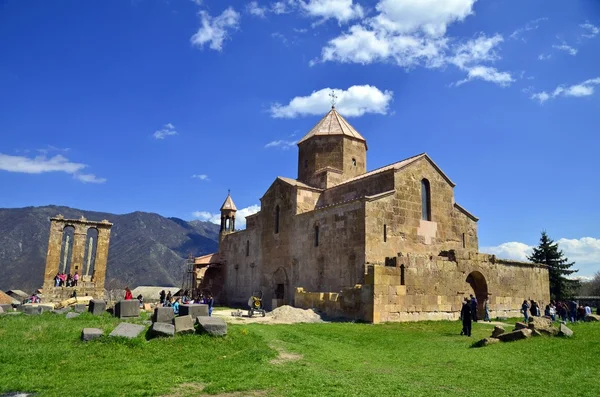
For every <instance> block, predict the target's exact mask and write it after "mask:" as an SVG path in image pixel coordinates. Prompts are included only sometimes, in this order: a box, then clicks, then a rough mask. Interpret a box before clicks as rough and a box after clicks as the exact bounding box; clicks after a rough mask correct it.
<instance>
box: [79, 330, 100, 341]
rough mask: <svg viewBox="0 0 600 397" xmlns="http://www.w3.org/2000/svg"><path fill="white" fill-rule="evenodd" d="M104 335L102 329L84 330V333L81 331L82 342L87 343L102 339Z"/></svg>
mask: <svg viewBox="0 0 600 397" xmlns="http://www.w3.org/2000/svg"><path fill="white" fill-rule="evenodd" d="M103 335H104V331H102V330H101V329H100V328H84V329H83V331H81V340H82V341H84V342H87V341H90V340H92V339H96V338H100V337H101V336H103Z"/></svg>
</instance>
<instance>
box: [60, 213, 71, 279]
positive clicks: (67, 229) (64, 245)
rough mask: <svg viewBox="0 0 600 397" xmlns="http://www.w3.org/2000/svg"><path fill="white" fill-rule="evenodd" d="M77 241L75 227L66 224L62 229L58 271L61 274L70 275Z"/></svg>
mask: <svg viewBox="0 0 600 397" xmlns="http://www.w3.org/2000/svg"><path fill="white" fill-rule="evenodd" d="M74 239H75V225H72V224H70V223H68V224H65V225H64V227H63V228H62V237H61V245H60V257H59V262H58V269H59V271H60V272H61V273H69V271H70V270H71V265H72V264H73V241H74Z"/></svg>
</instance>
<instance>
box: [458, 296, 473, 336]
mask: <svg viewBox="0 0 600 397" xmlns="http://www.w3.org/2000/svg"><path fill="white" fill-rule="evenodd" d="M460 319H461V320H462V324H463V328H462V331H460V334H461V335H467V336H471V302H469V300H468V299H467V298H465V301H464V302H463V306H462V309H461V311H460Z"/></svg>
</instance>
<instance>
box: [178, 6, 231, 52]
mask: <svg viewBox="0 0 600 397" xmlns="http://www.w3.org/2000/svg"><path fill="white" fill-rule="evenodd" d="M199 15H200V24H201V26H200V28H199V29H198V31H197V32H196V33H195V34H194V35H193V36H192V37H191V38H190V41H191V43H192V45H194V46H197V47H200V48H204V45H205V44H208V45H209V47H210V48H211V49H213V50H216V51H221V50H222V49H223V43H224V42H225V40H227V39H228V38H229V35H230V33H231V31H233V30H236V29H238V28H239V25H240V18H241V17H240V14H239V13H238V12H236V11H235V10H234V9H233V8H232V7H228V8H227V9H225V11H223V12H222V13H221V15H219V16H217V17H212V16H210V14H209V13H208V12H206V11H200V13H199Z"/></svg>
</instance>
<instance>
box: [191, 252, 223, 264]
mask: <svg viewBox="0 0 600 397" xmlns="http://www.w3.org/2000/svg"><path fill="white" fill-rule="evenodd" d="M222 262H223V258H221V255H220V254H219V253H218V252H213V253H212V254H207V255H203V256H198V257H196V258H194V265H210V264H211V263H222Z"/></svg>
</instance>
